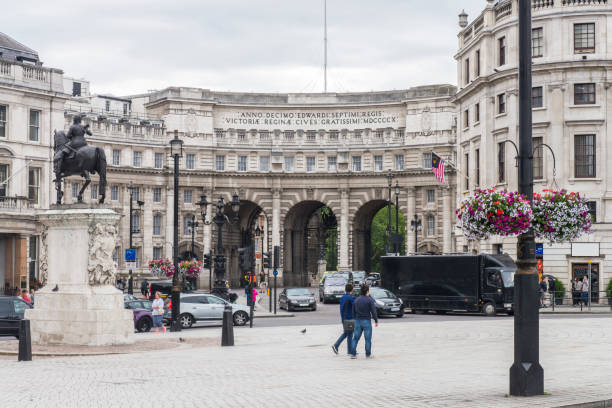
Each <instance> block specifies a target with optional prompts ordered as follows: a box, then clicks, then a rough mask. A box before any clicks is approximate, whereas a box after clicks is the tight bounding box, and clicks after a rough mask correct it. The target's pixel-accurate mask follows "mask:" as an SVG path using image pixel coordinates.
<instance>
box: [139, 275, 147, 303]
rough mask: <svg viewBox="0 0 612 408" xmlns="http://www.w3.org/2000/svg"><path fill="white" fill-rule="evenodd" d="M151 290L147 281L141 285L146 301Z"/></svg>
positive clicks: (141, 291)
mask: <svg viewBox="0 0 612 408" xmlns="http://www.w3.org/2000/svg"><path fill="white" fill-rule="evenodd" d="M148 290H149V281H147V280H146V279H145V280H143V281H142V283H141V284H140V293H141V294H142V296H143V297H144V298H145V299H146V298H147V291H148Z"/></svg>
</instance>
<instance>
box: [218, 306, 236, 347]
mask: <svg viewBox="0 0 612 408" xmlns="http://www.w3.org/2000/svg"><path fill="white" fill-rule="evenodd" d="M222 330H223V331H222V332H221V346H233V345H234V321H233V319H232V307H231V306H230V305H225V309H224V310H223V329H222Z"/></svg>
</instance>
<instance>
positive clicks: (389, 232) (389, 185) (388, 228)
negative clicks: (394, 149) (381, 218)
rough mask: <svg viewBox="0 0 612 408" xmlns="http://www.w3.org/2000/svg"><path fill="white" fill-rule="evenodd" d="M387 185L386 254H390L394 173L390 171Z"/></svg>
mask: <svg viewBox="0 0 612 408" xmlns="http://www.w3.org/2000/svg"><path fill="white" fill-rule="evenodd" d="M387 184H388V187H389V188H388V190H389V199H388V200H387V215H388V220H387V245H386V249H385V252H386V253H387V254H388V253H389V252H390V250H391V246H390V243H391V188H392V187H393V172H392V171H391V169H389V173H387Z"/></svg>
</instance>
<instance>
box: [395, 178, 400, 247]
mask: <svg viewBox="0 0 612 408" xmlns="http://www.w3.org/2000/svg"><path fill="white" fill-rule="evenodd" d="M399 194H400V186H399V181H397V180H396V181H395V238H396V239H397V238H399ZM395 253H396V254H398V255H399V253H400V243H399V242H395Z"/></svg>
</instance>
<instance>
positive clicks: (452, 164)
mask: <svg viewBox="0 0 612 408" xmlns="http://www.w3.org/2000/svg"><path fill="white" fill-rule="evenodd" d="M431 152H432V153H433V154H435V155H436V156H438V157H439V158H442V155H440V154H438V153H436V152H434V151H433V150H432V151H431ZM445 163H448V164H449V165H450V166H452V167H453V169H455V171H456V172H457V173H459V174H461V175H462V176H463V177H465V178H466V179H468V180H469V179H470V176H468V175H467V174H465V173H464V172H462V171H461V170H459V168H457V166H456V165H455V164H454V163H453V162H451V161H450V160H445Z"/></svg>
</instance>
